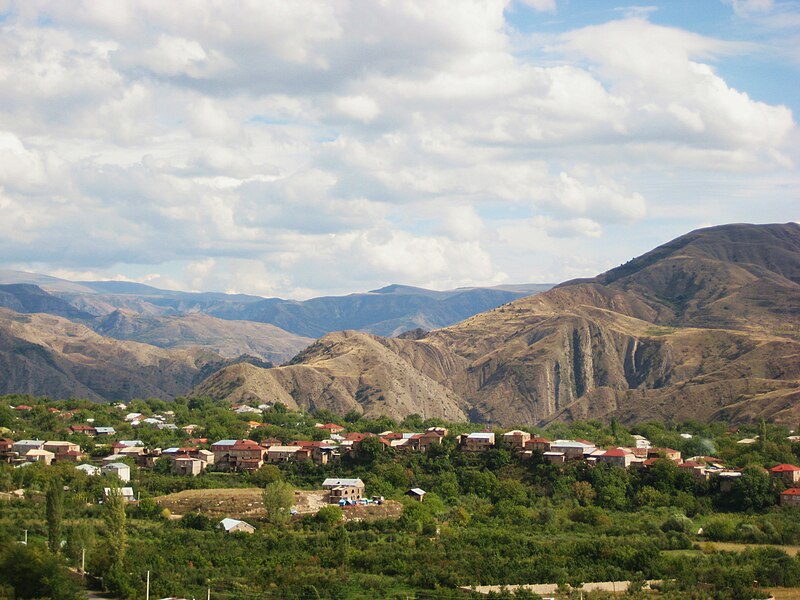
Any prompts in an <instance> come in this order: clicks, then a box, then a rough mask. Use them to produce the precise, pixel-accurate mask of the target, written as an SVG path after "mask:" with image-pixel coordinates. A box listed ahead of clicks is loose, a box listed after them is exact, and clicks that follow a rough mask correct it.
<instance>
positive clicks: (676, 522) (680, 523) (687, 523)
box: [661, 513, 693, 534]
mask: <svg viewBox="0 0 800 600" xmlns="http://www.w3.org/2000/svg"><path fill="white" fill-rule="evenodd" d="M692 525H693V524H692V520H691V519H690V518H689V517H687V516H686V515H682V514H681V513H675V514H673V515H671V516H670V517H669V518H668V519H667V520H666V521H664V522H663V523H662V524H661V531H663V532H668V531H675V532H677V533H686V534H688V533H692Z"/></svg>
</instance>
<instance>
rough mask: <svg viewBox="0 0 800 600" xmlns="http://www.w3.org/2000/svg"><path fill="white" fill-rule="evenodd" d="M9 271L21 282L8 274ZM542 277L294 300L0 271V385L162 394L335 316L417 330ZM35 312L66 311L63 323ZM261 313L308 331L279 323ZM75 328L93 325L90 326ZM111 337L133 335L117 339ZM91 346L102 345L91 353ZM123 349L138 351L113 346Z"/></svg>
mask: <svg viewBox="0 0 800 600" xmlns="http://www.w3.org/2000/svg"><path fill="white" fill-rule="evenodd" d="M14 281H21V283H10V282H14ZM41 286H45V287H46V289H44V288H43V287H41ZM549 287H550V286H547V285H545V286H537V285H532V286H516V287H515V288H514V289H513V290H505V289H503V290H495V289H487V290H483V289H479V288H477V289H475V288H473V289H461V290H452V291H445V292H440V291H433V290H425V289H422V288H413V287H410V286H401V285H393V286H387V287H386V288H382V289H380V290H375V291H373V292H367V293H363V294H352V295H350V296H343V297H330V298H319V299H313V300H310V301H306V302H294V301H287V300H280V299H268V298H260V297H256V296H248V295H244V294H222V293H192V292H174V291H169V290H159V289H157V288H154V287H151V286H147V285H144V284H138V283H131V282H118V281H110V282H108V281H106V282H91V281H82V282H70V281H65V280H61V279H57V278H54V277H49V276H45V275H38V274H32V273H16V272H11V271H0V309H1V308H6V309H9V312H8V313H7V314H6V316H5V318H0V366H2V367H4V368H5V370H0V391H4V392H14V391H18V392H23V393H39V394H46V395H52V396H55V397H61V396H62V395H64V394H66V395H85V396H87V397H90V398H92V399H96V400H100V399H108V400H111V399H117V398H122V399H125V398H129V397H133V396H135V395H137V394H139V395H144V396H156V397H160V398H162V397H163V398H168V397H171V396H174V395H176V394H183V393H186V392H188V391H189V390H190V389H191V387H192V386H193V385H195V384H196V383H199V382H200V381H201V380H202V379H204V378H205V376H207V375H210V374H211V373H212V372H213V371H214V370H215V369H218V368H221V367H223V366H225V365H229V364H231V363H245V364H246V365H247V366H246V367H245V366H243V367H241V368H242V369H249V368H250V367H252V368H253V369H255V368H257V367H258V366H259V365H260V366H264V365H265V364H267V363H274V364H281V363H285V362H287V361H289V359H291V358H292V357H293V356H295V355H296V354H297V353H298V352H300V351H301V350H303V349H304V348H306V347H307V346H308V345H309V344H311V343H312V342H313V341H314V339H313V337H315V336H316V335H317V334H320V335H321V334H323V333H327V332H328V331H330V330H332V329H336V328H339V327H340V326H344V327H361V328H364V329H369V328H375V329H378V330H380V331H386V332H388V333H394V332H400V331H405V330H406V329H413V328H419V327H423V328H425V329H426V330H427V329H432V328H434V327H438V326H441V324H442V323H445V324H447V323H451V322H455V321H457V320H460V319H461V318H463V317H464V316H469V315H472V314H474V313H475V312H477V311H479V310H483V309H484V308H485V307H487V306H489V307H492V306H496V305H498V304H502V303H504V302H506V301H507V300H509V299H513V298H518V297H520V296H522V295H524V294H525V293H529V292H530V291H535V290H538V289H542V288H549ZM11 311H13V312H11ZM46 315H53V316H54V317H62V318H63V319H69V320H70V321H71V322H72V325H69V326H68V325H67V323H68V321H63V319H62V320H59V319H55V318H53V319H48V318H46ZM222 317H224V318H222ZM270 320H273V321H278V322H280V323H282V324H286V325H287V326H289V327H292V328H293V329H294V330H296V331H304V332H308V333H309V334H310V335H300V334H297V333H293V332H292V331H287V330H285V329H283V328H281V327H279V326H276V325H273V324H272V323H270V322H268V321H270ZM21 323H26V324H27V325H25V327H22V326H21V325H20V324H21ZM81 327H85V328H90V329H91V330H93V331H94V333H95V334H99V335H96V336H91V335H89V333H88V331H89V330H88V329H86V330H84V329H82V328H81ZM21 328H22V329H21ZM22 330H24V333H25V335H21V332H22ZM33 330H36V331H35V333H32V332H33ZM45 331H46V332H47V333H46V334H45V333H44V332H45ZM101 336H102V337H101ZM117 340H119V341H120V342H138V345H137V346H126V345H125V344H124V343H123V344H121V345H118V344H117V343H116V341H117ZM100 348H104V349H105V350H103V352H102V353H101V352H100V351H99V349H100ZM125 348H137V349H138V350H137V352H136V353H131V352H125V351H122V349H125ZM145 348H148V350H146V351H145ZM164 351H166V353H164ZM137 353H138V354H137ZM142 353H144V354H147V355H148V356H149V357H150V358H148V360H145V361H144V362H141V361H139V359H138V358H136V357H137V356H138V355H139V354H142ZM101 354H102V355H103V356H105V357H106V358H101ZM186 356H197V357H202V364H199V363H198V364H196V365H194V366H192V365H187V363H186V358H185V357H186ZM153 357H158V359H157V360H156V359H155V358H153ZM151 359H152V360H154V361H155V362H156V363H158V364H162V365H169V366H167V367H164V368H166V369H167V371H166V373H167V374H168V375H165V376H162V373H164V371H163V369H162V367H153V365H152V364H151V362H148V361H150V360H151ZM198 360H200V358H198ZM154 373H158V374H154ZM169 377H172V378H173V379H174V382H172V383H170V382H169V381H168V379H169ZM114 381H118V382H119V385H116V384H114V383H113V382H114ZM132 395H133V396H132Z"/></svg>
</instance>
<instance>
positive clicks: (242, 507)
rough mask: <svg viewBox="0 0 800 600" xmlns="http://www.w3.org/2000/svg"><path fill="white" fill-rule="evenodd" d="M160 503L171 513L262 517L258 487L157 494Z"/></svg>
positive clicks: (262, 511) (157, 500)
mask: <svg viewBox="0 0 800 600" xmlns="http://www.w3.org/2000/svg"><path fill="white" fill-rule="evenodd" d="M155 501H156V502H157V503H158V505H159V506H161V507H162V508H168V509H169V511H170V512H171V513H173V514H174V515H185V514H186V513H190V512H197V513H202V514H204V515H207V516H209V517H232V518H234V519H236V518H243V517H246V516H247V517H249V516H255V517H259V516H263V514H264V503H263V502H262V500H261V489H259V488H232V489H214V490H184V491H182V492H178V493H176V494H169V495H167V496H159V497H158V498H156V499H155Z"/></svg>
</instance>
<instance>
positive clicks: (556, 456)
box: [542, 450, 567, 465]
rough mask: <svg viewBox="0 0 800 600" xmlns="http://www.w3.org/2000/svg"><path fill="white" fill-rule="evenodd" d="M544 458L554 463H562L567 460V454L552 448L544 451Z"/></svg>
mask: <svg viewBox="0 0 800 600" xmlns="http://www.w3.org/2000/svg"><path fill="white" fill-rule="evenodd" d="M542 456H544V459H545V460H546V461H547V462H549V463H551V464H553V465H562V464H564V463H565V462H566V461H567V456H566V455H565V454H564V453H563V452H554V451H552V450H550V451H548V452H543V453H542Z"/></svg>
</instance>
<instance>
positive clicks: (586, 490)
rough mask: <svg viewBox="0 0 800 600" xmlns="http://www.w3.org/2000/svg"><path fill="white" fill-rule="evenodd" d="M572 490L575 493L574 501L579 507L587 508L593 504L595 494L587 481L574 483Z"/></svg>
mask: <svg viewBox="0 0 800 600" xmlns="http://www.w3.org/2000/svg"><path fill="white" fill-rule="evenodd" d="M572 489H573V491H574V492H575V499H576V500H577V501H578V504H580V505H581V506H588V505H589V504H591V503H592V502H594V499H595V497H597V493H596V492H595V491H594V488H593V487H592V484H591V483H589V482H588V481H576V482H575V485H573V486H572Z"/></svg>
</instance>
